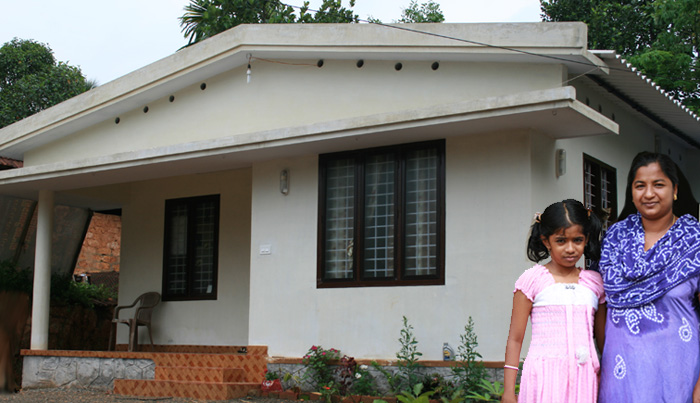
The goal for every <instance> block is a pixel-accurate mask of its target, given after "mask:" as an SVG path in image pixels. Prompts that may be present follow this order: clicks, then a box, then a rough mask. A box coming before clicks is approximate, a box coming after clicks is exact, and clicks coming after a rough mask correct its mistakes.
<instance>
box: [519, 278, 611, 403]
mask: <svg viewBox="0 0 700 403" xmlns="http://www.w3.org/2000/svg"><path fill="white" fill-rule="evenodd" d="M517 291H522V292H523V294H525V296H526V297H527V298H528V299H529V300H530V301H532V303H533V305H532V312H531V314H530V320H531V324H532V340H531V342H530V349H529V351H528V353H527V358H526V359H525V363H524V365H523V373H522V376H521V380H520V394H519V396H518V402H519V403H527V402H549V403H551V402H562V403H564V402H577V403H584V402H591V403H595V402H596V400H597V396H598V372H599V369H600V364H599V363H598V354H597V352H596V348H595V345H594V342H593V319H594V315H595V312H596V310H597V309H598V304H600V303H604V302H605V295H604V292H603V281H602V279H601V277H600V274H598V273H597V272H594V271H590V270H582V271H581V274H580V275H579V281H578V283H571V284H564V283H555V282H554V278H553V277H552V275H551V274H550V273H549V270H547V269H546V268H545V267H544V266H542V265H539V264H538V265H535V266H533V267H532V268H530V269H528V270H526V271H525V273H523V274H522V275H521V276H520V278H519V279H518V281H517V282H516V283H515V291H514V292H517Z"/></svg>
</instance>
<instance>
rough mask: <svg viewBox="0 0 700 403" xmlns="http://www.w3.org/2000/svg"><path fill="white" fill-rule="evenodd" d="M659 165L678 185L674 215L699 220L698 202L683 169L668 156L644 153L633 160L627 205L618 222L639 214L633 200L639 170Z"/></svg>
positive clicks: (673, 183)
mask: <svg viewBox="0 0 700 403" xmlns="http://www.w3.org/2000/svg"><path fill="white" fill-rule="evenodd" d="M655 162H656V163H658V164H659V167H661V171H662V172H663V173H664V175H666V176H667V177H668V179H670V180H671V184H672V185H673V186H676V185H678V200H676V201H674V202H673V214H675V215H676V216H677V217H680V216H683V215H685V214H690V215H692V216H693V217H695V218H698V202H697V201H696V200H695V197H694V196H693V191H692V190H691V189H690V183H689V182H688V179H686V177H685V175H683V172H682V171H681V169H680V168H679V167H678V166H677V165H676V163H675V162H673V160H672V159H671V157H669V156H668V155H666V154H659V153H651V152H648V151H642V152H641V153H639V154H637V155H636V156H635V157H634V159H633V160H632V166H631V167H630V171H629V173H628V174H627V189H625V205H624V206H623V207H622V211H621V212H620V215H619V217H618V218H617V220H618V221H622V220H624V219H625V218H627V217H628V216H630V215H632V214H635V213H636V212H637V207H635V206H634V201H633V200H632V182H634V178H635V176H637V170H639V168H641V167H645V166H647V165H649V164H653V163H655Z"/></svg>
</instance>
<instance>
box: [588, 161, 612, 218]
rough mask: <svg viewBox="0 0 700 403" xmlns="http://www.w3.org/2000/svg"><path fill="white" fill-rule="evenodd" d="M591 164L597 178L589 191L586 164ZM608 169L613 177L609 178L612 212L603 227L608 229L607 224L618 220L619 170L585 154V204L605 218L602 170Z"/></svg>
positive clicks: (609, 174) (608, 172)
mask: <svg viewBox="0 0 700 403" xmlns="http://www.w3.org/2000/svg"><path fill="white" fill-rule="evenodd" d="M587 164H590V166H591V167H592V170H593V176H594V178H595V183H594V186H593V189H592V192H589V189H588V183H587V179H586V175H587V172H586V165H587ZM603 171H606V172H607V174H608V176H609V177H611V178H612V180H609V181H608V182H609V184H608V186H609V188H610V196H611V200H609V204H610V212H609V216H608V217H607V220H604V223H603V224H604V227H603V229H607V226H608V225H609V224H611V223H614V222H615V221H616V220H617V200H618V196H617V170H616V169H615V168H613V167H612V166H610V165H608V164H606V163H604V162H602V161H600V160H598V159H596V158H593V157H591V156H590V155H588V154H585V153H584V154H583V204H584V206H585V207H586V208H590V209H591V210H592V211H593V212H594V213H596V214H597V215H598V217H599V218H600V219H601V220H603V219H604V218H605V215H607V214H608V213H606V212H605V211H603V207H602V206H601V204H602V202H603V196H602V188H603V186H602V172H603ZM589 193H591V195H590V198H589ZM591 199H592V202H593V206H591V201H590V200H591Z"/></svg>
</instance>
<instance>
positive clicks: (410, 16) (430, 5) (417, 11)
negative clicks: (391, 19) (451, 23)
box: [398, 0, 445, 23]
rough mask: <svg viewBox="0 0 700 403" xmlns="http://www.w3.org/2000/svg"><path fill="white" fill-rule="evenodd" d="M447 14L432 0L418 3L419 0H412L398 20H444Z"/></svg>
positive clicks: (418, 21)
mask: <svg viewBox="0 0 700 403" xmlns="http://www.w3.org/2000/svg"><path fill="white" fill-rule="evenodd" d="M444 21H445V16H444V15H443V14H442V11H441V10H440V5H439V4H438V3H435V2H434V1H432V0H430V1H428V2H427V3H422V4H418V1H417V0H411V4H409V6H408V7H407V8H405V9H403V12H402V13H401V18H400V19H399V21H398V22H401V23H420V22H444Z"/></svg>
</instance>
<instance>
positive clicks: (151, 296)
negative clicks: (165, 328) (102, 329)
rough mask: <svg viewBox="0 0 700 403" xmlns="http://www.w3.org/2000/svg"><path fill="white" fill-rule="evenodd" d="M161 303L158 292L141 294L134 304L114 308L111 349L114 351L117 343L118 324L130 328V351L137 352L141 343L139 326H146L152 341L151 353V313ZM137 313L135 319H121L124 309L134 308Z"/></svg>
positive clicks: (110, 339)
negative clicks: (120, 314) (120, 313)
mask: <svg viewBox="0 0 700 403" xmlns="http://www.w3.org/2000/svg"><path fill="white" fill-rule="evenodd" d="M159 302H160V294H159V293H157V292H154V291H153V292H147V293H144V294H141V295H140V296H139V297H138V298H136V300H135V301H134V303H133V304H131V305H125V306H117V307H116V308H114V317H113V318H112V328H111V330H110V332H109V349H110V350H114V347H115V343H116V333H117V324H119V323H123V324H125V325H127V326H129V351H136V350H137V348H138V346H137V345H138V341H139V326H146V328H147V329H148V337H149V338H150V339H151V351H153V350H154V347H153V335H152V333H151V313H152V312H153V308H155V306H156V305H158V303H159ZM137 305H138V307H136V311H135V312H134V317H133V318H129V319H119V311H121V310H122V309H127V308H133V307H135V306H137Z"/></svg>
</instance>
